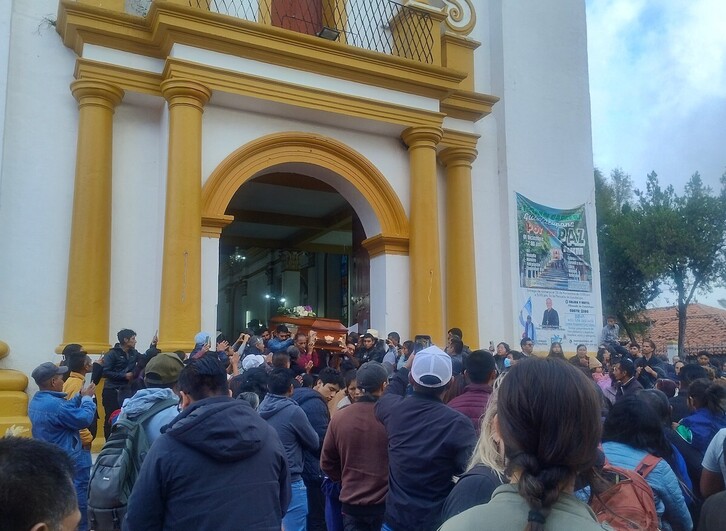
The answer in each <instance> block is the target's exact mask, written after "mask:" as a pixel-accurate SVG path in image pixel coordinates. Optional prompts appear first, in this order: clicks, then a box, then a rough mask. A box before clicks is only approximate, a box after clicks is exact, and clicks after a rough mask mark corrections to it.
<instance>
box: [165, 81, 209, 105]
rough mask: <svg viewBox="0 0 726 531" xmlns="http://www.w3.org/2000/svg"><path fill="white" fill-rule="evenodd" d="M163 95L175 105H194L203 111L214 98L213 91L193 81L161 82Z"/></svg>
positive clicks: (170, 103)
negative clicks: (211, 98)
mask: <svg viewBox="0 0 726 531" xmlns="http://www.w3.org/2000/svg"><path fill="white" fill-rule="evenodd" d="M160 88H161V94H162V96H164V99H165V100H166V101H167V102H169V107H172V106H174V105H178V104H182V105H192V106H194V107H197V108H199V110H202V109H203V108H204V106H205V105H206V104H207V102H208V101H209V98H210V97H211V96H212V91H211V90H210V89H208V88H207V87H206V86H205V85H202V84H201V83H198V82H196V81H192V80H191V79H178V78H174V79H166V80H164V81H162V82H161V87H160Z"/></svg>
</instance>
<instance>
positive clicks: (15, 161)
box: [0, 0, 78, 388]
mask: <svg viewBox="0 0 726 531" xmlns="http://www.w3.org/2000/svg"><path fill="white" fill-rule="evenodd" d="M2 4H3V7H2V9H3V16H5V15H7V13H8V11H7V4H8V2H2ZM57 8H58V2H57V1H56V0H15V1H14V2H12V18H11V30H10V41H9V42H10V50H11V55H10V57H9V61H8V65H7V69H8V70H7V72H8V75H7V92H6V106H5V117H4V122H2V127H3V135H4V140H3V152H2V158H3V162H2V176H1V178H0V338H1V339H2V340H3V341H5V342H6V343H8V345H9V346H10V354H9V356H8V357H7V358H5V359H4V360H1V361H0V367H9V368H15V369H18V370H21V371H23V372H25V373H27V374H30V372H31V371H32V369H33V368H34V367H35V366H37V365H38V364H39V363H41V362H43V361H48V360H57V359H58V358H57V356H56V355H55V354H54V352H53V351H54V348H55V347H56V346H57V345H58V343H59V342H60V340H61V337H62V331H63V316H64V313H65V292H66V280H67V268H68V245H69V238H70V224H71V216H70V212H71V209H72V205H73V180H74V171H75V152H76V125H77V117H78V111H77V108H76V102H75V100H74V99H73V96H72V95H71V92H70V88H69V86H70V83H71V81H72V80H73V65H74V60H75V56H74V54H73V52H72V51H71V50H69V49H68V48H66V47H64V46H63V45H62V44H61V42H60V38H59V37H58V34H57V33H56V32H55V30H54V28H52V27H50V26H48V25H47V24H46V23H45V22H44V20H43V18H44V17H46V16H50V17H54V16H55V15H54V13H55V12H56V11H57ZM3 38H5V37H3ZM31 388H34V384H32V381H31Z"/></svg>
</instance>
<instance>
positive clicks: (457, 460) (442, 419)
mask: <svg viewBox="0 0 726 531" xmlns="http://www.w3.org/2000/svg"><path fill="white" fill-rule="evenodd" d="M451 376H452V370H451V357H450V356H449V355H448V354H447V353H446V352H444V351H443V350H441V349H440V348H439V347H437V346H431V347H428V348H426V349H424V350H422V351H420V352H419V353H418V354H416V355H415V356H414V355H411V356H410V357H409V359H408V361H407V362H406V366H405V367H404V368H402V369H401V370H399V371H398V372H396V373H395V375H394V376H393V379H392V380H391V383H390V384H389V386H388V388H387V389H386V392H385V393H384V394H383V396H382V397H381V398H380V399H379V400H378V402H377V403H376V406H375V413H376V417H377V418H378V420H379V421H381V423H382V424H383V426H384V427H385V428H386V433H387V434H388V463H389V465H388V468H389V477H390V480H389V491H388V496H387V498H386V514H385V517H384V523H383V528H382V529H383V531H394V530H395V531H406V530H417V531H419V530H420V531H433V530H434V529H437V528H438V527H439V526H440V525H441V524H442V519H441V509H442V507H443V505H444V502H445V500H446V497H447V496H448V494H449V492H450V491H451V489H452V487H453V486H454V484H453V482H452V480H451V478H452V476H455V475H459V474H461V473H462V472H464V470H465V469H466V465H467V462H468V460H469V458H470V457H471V453H472V451H473V449H474V445H475V444H476V439H477V438H476V433H475V432H474V427H473V426H472V424H471V421H470V420H469V419H468V418H467V417H466V416H464V415H463V414H461V413H459V412H458V411H455V410H453V409H451V408H449V407H448V406H446V405H445V404H444V403H443V402H442V401H441V397H442V395H443V394H444V392H445V391H446V389H447V388H448V387H449V383H450V382H451ZM409 383H410V384H411V385H412V386H413V394H412V395H411V396H410V397H405V395H406V387H407V385H408V384H409Z"/></svg>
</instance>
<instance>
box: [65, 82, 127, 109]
mask: <svg viewBox="0 0 726 531" xmlns="http://www.w3.org/2000/svg"><path fill="white" fill-rule="evenodd" d="M71 93H72V94H73V97H74V98H76V101H78V105H79V107H80V106H83V105H98V106H101V107H106V108H108V109H109V110H111V111H113V110H114V109H115V108H116V106H117V105H118V104H119V103H121V100H122V99H123V97H124V91H123V90H122V89H120V88H119V87H117V86H116V85H113V84H111V83H107V82H106V81H101V80H97V79H77V80H75V81H74V82H73V83H71Z"/></svg>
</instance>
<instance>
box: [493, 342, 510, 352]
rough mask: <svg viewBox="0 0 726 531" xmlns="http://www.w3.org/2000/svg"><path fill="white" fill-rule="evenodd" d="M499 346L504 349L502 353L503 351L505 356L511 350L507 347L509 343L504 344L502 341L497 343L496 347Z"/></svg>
mask: <svg viewBox="0 0 726 531" xmlns="http://www.w3.org/2000/svg"><path fill="white" fill-rule="evenodd" d="M499 345H502V346H503V347H504V351H505V352H506V353H507V354H509V351H510V350H512V349H511V348H510V347H509V343H505V342H504V341H500V342H499V343H497V347H499Z"/></svg>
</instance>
